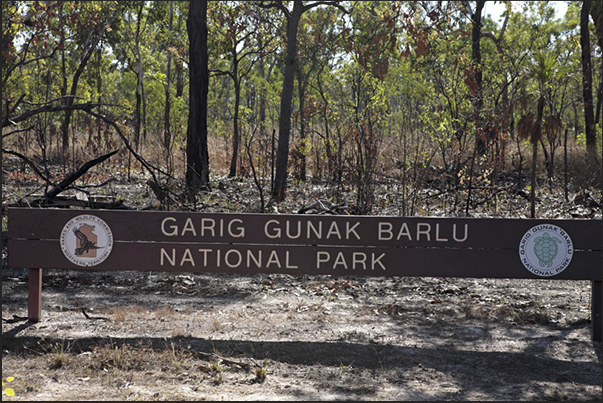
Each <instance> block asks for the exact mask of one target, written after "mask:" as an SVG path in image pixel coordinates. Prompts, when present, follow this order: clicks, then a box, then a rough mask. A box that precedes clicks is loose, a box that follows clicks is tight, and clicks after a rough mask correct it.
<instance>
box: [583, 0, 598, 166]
mask: <svg viewBox="0 0 603 403" xmlns="http://www.w3.org/2000/svg"><path fill="white" fill-rule="evenodd" d="M590 6H591V0H586V1H584V2H582V9H581V11H580V49H581V50H582V96H583V98H584V120H585V122H584V123H585V126H584V132H585V135H586V149H587V151H588V155H589V159H590V161H591V162H593V163H595V162H596V159H597V134H596V130H595V115H594V108H593V72H592V63H591V51H590V34H589V30H588V21H589V19H588V16H589V14H590Z"/></svg>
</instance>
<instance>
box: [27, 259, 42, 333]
mask: <svg viewBox="0 0 603 403" xmlns="http://www.w3.org/2000/svg"><path fill="white" fill-rule="evenodd" d="M28 291H29V294H28V310H27V319H28V320H29V321H30V322H33V323H37V322H39V321H40V316H41V315H42V269H31V268H30V269H29V290H28Z"/></svg>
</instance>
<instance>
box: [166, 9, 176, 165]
mask: <svg viewBox="0 0 603 403" xmlns="http://www.w3.org/2000/svg"><path fill="white" fill-rule="evenodd" d="M173 19H174V2H173V1H170V17H169V22H168V43H167V49H168V51H167V66H166V74H165V76H166V77H165V81H166V85H165V115H164V126H163V146H164V148H165V155H166V156H167V163H168V167H169V166H170V165H171V164H170V161H171V153H170V148H171V142H172V133H171V128H170V109H171V105H172V104H171V100H170V93H171V81H172V77H171V76H172V74H171V73H172V52H171V50H170V44H171V40H170V37H171V35H172V22H173Z"/></svg>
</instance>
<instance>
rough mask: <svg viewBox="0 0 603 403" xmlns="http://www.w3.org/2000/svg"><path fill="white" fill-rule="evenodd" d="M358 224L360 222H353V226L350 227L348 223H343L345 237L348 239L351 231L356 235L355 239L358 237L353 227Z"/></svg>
mask: <svg viewBox="0 0 603 403" xmlns="http://www.w3.org/2000/svg"><path fill="white" fill-rule="evenodd" d="M359 225H360V223H359V222H357V223H356V224H354V226H353V227H352V228H350V223H349V222H346V223H345V239H350V233H351V232H353V233H354V235H356V239H360V235H358V233H357V232H356V230H355V228H356V227H357V226H359Z"/></svg>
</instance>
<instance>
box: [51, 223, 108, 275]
mask: <svg viewBox="0 0 603 403" xmlns="http://www.w3.org/2000/svg"><path fill="white" fill-rule="evenodd" d="M61 249H62V250H63V254H64V255H65V257H66V258H67V259H69V260H70V261H71V262H73V263H75V264H76V265H78V266H85V267H90V266H96V265H97V264H100V263H102V262H103V261H104V260H105V259H106V258H107V257H109V254H110V253H111V249H113V234H112V233H111V228H109V226H108V225H107V223H106V222H104V221H103V220H102V219H100V218H98V217H96V216H93V215H80V216H77V217H74V218H72V219H71V220H69V221H68V222H67V224H65V226H64V227H63V231H62V232H61Z"/></svg>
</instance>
